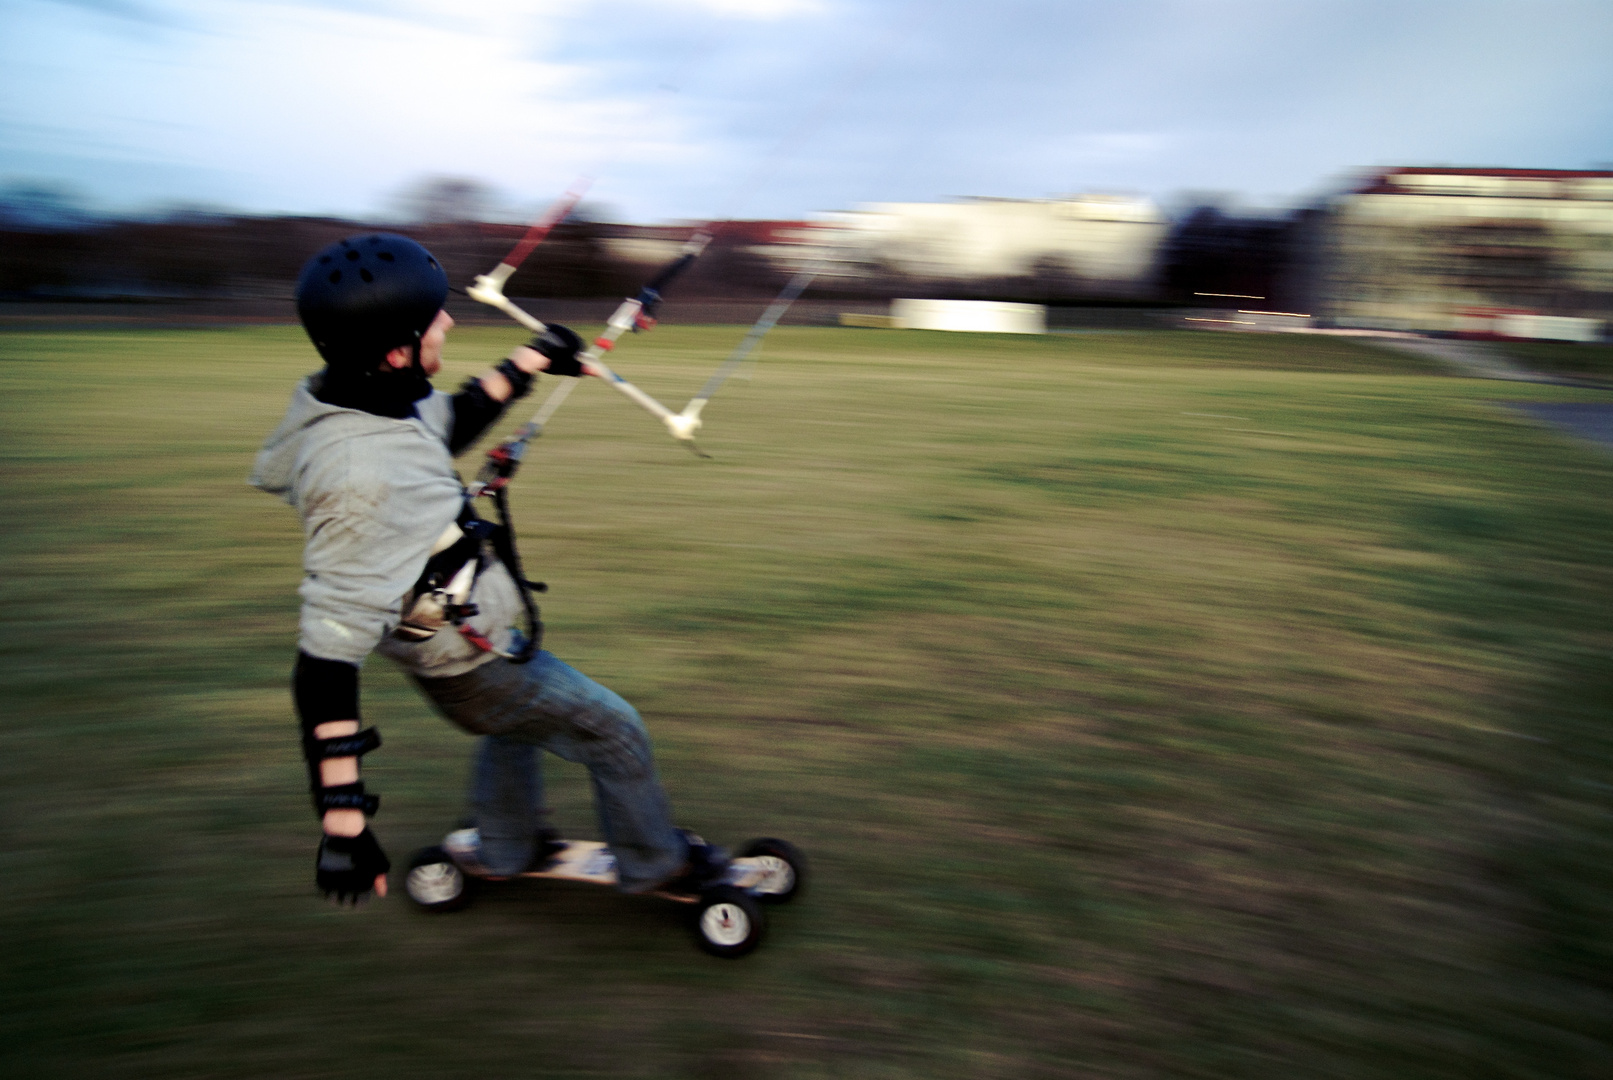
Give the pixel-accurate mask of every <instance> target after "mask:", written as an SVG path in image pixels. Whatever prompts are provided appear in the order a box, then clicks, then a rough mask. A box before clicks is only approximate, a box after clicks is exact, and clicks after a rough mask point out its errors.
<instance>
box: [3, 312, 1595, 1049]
mask: <svg viewBox="0 0 1613 1080" xmlns="http://www.w3.org/2000/svg"><path fill="white" fill-rule="evenodd" d="M741 332H742V331H741V330H740V329H739V328H719V327H713V328H699V327H695V328H665V329H663V330H661V331H658V332H657V333H656V334H654V335H652V336H650V337H647V338H643V339H632V340H630V341H629V342H627V343H625V344H624V348H623V349H622V350H621V352H620V354H619V360H620V366H621V367H622V368H623V369H624V370H625V371H626V372H627V373H629V374H630V375H631V376H632V377H634V378H635V379H637V380H638V381H639V382H640V383H641V385H643V386H644V387H645V388H646V389H648V390H650V391H651V392H652V393H655V394H657V395H658V396H660V397H662V398H663V400H667V401H670V402H672V403H673V404H674V405H677V404H681V402H682V401H683V400H685V399H686V397H687V396H688V395H689V394H690V393H691V392H692V390H693V389H694V388H695V387H697V386H698V385H699V384H700V382H701V381H702V380H703V379H704V378H705V376H706V374H707V373H708V372H709V371H710V369H711V367H712V365H713V364H714V363H715V362H716V361H717V360H718V359H719V358H720V357H721V356H722V355H723V354H724V353H725V352H726V350H727V349H728V348H729V347H731V345H732V344H733V343H734V342H735V341H736V340H737V339H738V337H739V336H740V334H741ZM514 340H518V335H517V334H516V333H515V332H513V331H509V332H503V331H494V330H476V331H472V332H466V333H461V334H456V336H455V337H454V338H453V339H451V341H450V344H449V356H448V370H447V371H446V372H445V374H444V376H443V378H441V379H439V383H440V384H441V385H443V386H449V387H451V386H453V385H455V384H457V382H458V381H459V379H460V378H462V377H463V376H465V375H468V374H471V373H472V372H474V371H476V370H479V369H480V368H481V367H482V366H484V365H485V363H486V360H487V358H488V357H489V356H491V355H494V354H496V352H498V351H500V350H502V349H503V348H505V347H507V345H508V344H510V343H512V342H513V341H514ZM764 356H765V359H764V360H763V362H762V363H761V364H760V366H759V367H758V368H757V370H756V377H755V378H754V379H753V380H751V381H749V382H736V383H733V384H731V385H730V386H729V387H728V388H727V389H725V390H724V391H723V393H722V394H721V395H720V396H719V397H718V398H717V399H716V401H715V402H714V403H713V404H712V406H711V407H710V408H709V409H708V410H707V412H706V419H707V423H708V429H707V433H706V437H705V439H704V445H705V447H706V448H707V449H708V450H709V451H710V452H711V453H712V455H713V458H712V460H709V461H700V460H697V459H695V458H694V457H693V456H691V455H689V454H687V453H685V452H683V451H682V450H680V449H678V448H677V447H676V446H675V445H673V444H672V443H671V441H670V440H668V439H666V438H665V436H664V435H663V434H661V433H660V431H659V429H658V428H657V426H656V425H654V423H653V422H652V421H651V420H650V419H649V418H648V417H646V416H645V415H644V414H642V413H641V412H639V411H638V410H637V409H636V408H634V407H632V406H631V405H629V404H628V403H627V402H625V401H624V400H622V399H621V398H620V397H619V396H618V395H616V394H613V393H611V392H610V390H609V389H608V388H606V387H604V386H602V385H598V384H589V385H585V386H583V387H581V388H580V389H579V391H578V392H577V394H576V395H574V397H573V398H572V400H571V401H570V402H568V403H567V405H566V407H565V408H564V409H563V410H562V411H561V412H560V413H559V414H558V416H557V417H556V419H555V421H554V422H553V423H552V424H551V426H550V429H549V433H548V434H547V435H546V436H545V437H544V439H543V440H542V441H541V442H540V444H539V445H538V446H537V447H536V449H535V451H534V454H533V456H532V458H531V459H530V463H529V465H528V466H527V468H526V470H525V472H524V473H523V474H522V476H521V477H520V479H519V480H518V483H517V491H516V498H515V502H516V513H517V520H518V521H519V522H521V523H522V525H523V547H524V550H525V552H526V554H527V561H528V566H529V572H530V573H532V574H533V576H537V577H541V578H543V579H544V580H547V581H548V582H549V583H550V586H551V591H550V593H549V595H548V598H547V601H546V604H545V618H546V622H547V624H548V639H547V643H548V644H549V646H550V647H551V648H553V649H554V650H555V651H556V652H558V653H559V654H560V655H561V656H563V657H565V658H566V659H568V660H570V661H572V662H573V663H575V664H576V665H577V666H578V667H580V668H581V669H583V670H584V671H587V672H589V673H590V674H592V675H594V676H595V677H596V678H598V679H599V680H601V681H602V682H604V683H606V684H607V685H609V686H612V687H613V688H615V689H617V690H619V691H620V692H622V693H623V694H624V695H625V696H626V697H627V698H628V699H629V700H631V701H633V702H634V703H635V704H636V705H637V706H638V707H639V709H640V710H641V711H642V712H643V714H644V715H645V717H646V719H647V721H648V722H649V724H650V727H651V731H652V732H653V734H654V736H655V738H656V741H657V747H658V754H659V757H660V761H661V768H662V773H663V776H664V778H665V781H666V783H667V786H668V788H669V790H670V793H671V795H672V798H673V802H674V805H675V806H676V807H677V808H678V817H679V820H680V822H681V823H683V824H686V825H689V826H691V827H694V828H696V829H697V830H699V831H700V832H702V833H704V834H705V835H707V836H709V837H711V838H713V839H716V840H718V841H722V842H735V841H739V840H741V839H743V838H745V837H747V836H753V835H766V834H774V835H781V836H785V837H789V838H792V839H795V840H796V841H797V842H799V843H800V844H802V845H803V846H804V847H805V848H806V849H807V851H808V852H809V854H810V855H811V856H812V858H813V859H814V867H815V870H816V878H815V880H814V882H813V891H812V892H811V894H810V895H809V896H807V897H805V898H804V899H803V900H802V901H801V902H800V903H798V904H796V905H793V906H791V907H788V908H784V909H779V910H777V912H776V917H775V918H774V920H773V925H772V934H771V937H770V940H769V941H768V943H767V944H766V945H764V947H763V949H762V951H761V952H759V953H757V954H756V955H754V956H753V957H751V958H749V959H747V960H745V961H742V962H738V963H728V962H723V961H718V960H713V959H710V958H708V957H706V956H704V955H702V954H700V953H698V952H697V951H695V950H694V949H693V948H692V947H691V944H690V941H689V940H688V938H687V936H686V934H685V932H684V930H683V929H682V927H681V924H680V922H679V918H680V912H679V911H678V910H677V909H675V908H674V907H673V906H670V905H662V904H658V903H655V902H652V901H633V900H629V899H626V898H621V897H617V896H615V895H613V894H609V893H606V892H604V891H602V890H595V889H591V888H587V887H582V886H578V887H566V886H555V885H550V884H542V883H540V884H537V885H522V884H512V885H507V886H504V887H502V888H500V889H498V890H495V891H493V892H491V893H489V894H487V895H484V897H483V898H482V899H481V900H480V901H479V902H478V904H477V905H476V906H475V907H473V908H471V909H470V910H469V911H466V912H464V913H461V914H458V915H454V916H446V917H428V916H425V915H422V914H420V913H418V912H416V911H414V910H412V909H411V907H410V905H409V904H408V903H407V902H406V901H405V900H403V899H402V897H401V896H400V895H396V894H395V895H394V896H393V897H392V898H390V899H387V900H385V901H382V902H380V903H375V904H371V905H368V906H367V907H366V908H363V909H360V910H358V911H356V912H354V911H350V910H338V909H334V908H332V907H329V906H326V905H323V904H321V903H320V902H318V901H317V900H316V899H315V897H314V895H313V890H312V882H311V863H312V852H313V845H314V840H315V835H316V826H315V823H314V821H313V819H312V816H311V814H310V812H309V810H308V804H307V795H306V788H305V780H304V777H303V766H302V763H301V760H300V757H299V754H298V751H297V748H296V742H295V738H294V731H295V727H294V722H293V720H292V718H291V711H290V704H289V700H288V694H287V679H288V674H289V668H290V662H291V659H292V655H293V650H294V631H295V620H296V595H295V589H296V585H297V582H298V578H299V569H298V567H299V557H300V532H299V529H298V525H297V522H296V519H295V515H294V514H293V513H292V512H291V511H290V510H289V509H288V508H287V507H285V506H284V505H283V504H280V503H278V502H276V501H275V500H273V499H271V498H269V497H267V496H265V495H262V494H261V493H258V492H255V491H253V490H251V489H250V488H248V487H247V486H246V485H245V483H244V478H245V476H246V474H247V471H248V469H249V467H250V463H251V459H252V456H253V454H254V452H255V450H256V448H257V446H258V445H259V443H260V442H261V441H262V439H263V437H264V436H265V434H266V433H267V432H268V431H269V430H270V429H271V428H272V427H273V426H274V424H275V423H276V421H277V420H278V417H279V414H280V412H281V410H282V409H283V407H284V402H285V399H286V397H287V395H288V393H289V388H290V386H291V384H292V382H293V381H294V380H295V378H296V377H298V376H299V375H300V374H302V373H304V372H305V371H307V370H308V369H310V368H311V367H312V366H313V364H312V362H311V351H310V350H309V349H308V348H307V346H306V342H305V341H304V340H303V339H302V336H301V334H300V332H298V331H296V330H294V329H291V328H283V329H253V330H241V331H206V332H204V331H192V332H146V333H111V332H108V333H80V334H32V333H7V334H0V451H3V454H4V471H3V474H0V477H3V480H0V482H3V485H4V486H3V493H4V505H5V507H6V511H7V526H6V528H5V530H4V532H3V534H0V536H3V541H0V542H3V544H4V548H3V555H4V563H5V565H6V567H7V571H8V573H7V577H6V585H5V592H4V596H5V612H6V617H5V622H4V639H3V642H0V645H3V649H4V666H3V670H0V679H3V682H0V695H3V700H4V702H5V710H4V717H5V718H4V723H3V727H0V810H3V812H0V829H3V830H4V833H3V835H4V847H3V851H4V859H5V882H6V884H7V886H8V889H7V895H6V897H5V901H6V902H5V903H4V905H3V906H0V928H3V934H4V937H3V940H4V941H5V943H6V950H5V951H6V961H5V963H4V965H0V968H3V974H0V1047H3V1048H4V1049H0V1061H5V1062H7V1063H8V1066H9V1067H8V1070H7V1071H8V1073H9V1074H10V1075H16V1076H30V1077H46V1076H72V1077H83V1076H96V1077H114V1078H115V1077H136V1076H141V1077H144V1076H161V1077H236V1076H239V1077H258V1076H296V1077H352V1076H386V1077H416V1076H419V1077H438V1076H486V1077H506V1076H517V1075H522V1076H528V1075H530V1076H543V1077H643V1078H651V1077H655V1078H665V1077H689V1078H696V1077H712V1078H715V1077H725V1078H761V1077H767V1078H791V1080H795V1078H802V1080H804V1078H816V1077H871V1078H891V1080H895V1078H907V1077H913V1078H953V1077H958V1078H962V1077H969V1078H977V1077H978V1078H997V1077H1002V1078H1025V1077H1044V1076H1045V1077H1055V1076H1057V1077H1064V1076H1081V1077H1088V1076H1102V1077H1227V1078H1234V1077H1274V1078H1275V1077H1283V1078H1287V1077H1338V1078H1346V1077H1348V1078H1362V1077H1385V1078H1387V1077H1397V1078H1398V1077H1451V1078H1464V1080H1472V1078H1487V1077H1538V1078H1541V1080H1545V1078H1566V1077H1585V1078H1590V1077H1594V1076H1605V1075H1607V1073H1606V1071H1605V1070H1606V1068H1607V1062H1608V1061H1609V1060H1610V1055H1613V1046H1610V1036H1609V1032H1610V1031H1613V929H1610V928H1613V729H1610V727H1609V712H1610V703H1613V662H1610V659H1609V656H1610V649H1609V646H1610V644H1613V634H1610V622H1613V616H1610V613H1613V541H1610V538H1613V457H1610V456H1609V455H1608V453H1607V452H1606V451H1604V450H1601V449H1598V448H1595V447H1591V446H1588V445H1584V444H1581V443H1578V442H1575V441H1573V440H1571V439H1570V438H1568V437H1566V436H1563V435H1560V434H1557V433H1555V432H1553V431H1551V430H1547V429H1544V428H1542V427H1539V426H1537V425H1536V424H1534V423H1532V422H1530V421H1528V420H1526V419H1525V418H1523V417H1522V416H1520V415H1518V414H1515V413H1512V412H1509V411H1508V410H1506V409H1505V408H1503V407H1501V406H1499V405H1497V404H1496V402H1497V401H1500V400H1529V401H1574V400H1586V401H1590V400H1604V399H1605V396H1606V395H1597V394H1595V393H1593V392H1591V391H1585V390H1573V389H1564V388H1557V387H1541V386H1533V385H1521V384H1498V383H1482V382H1475V381H1470V380H1463V379H1457V378H1451V377H1447V376H1445V375H1443V374H1442V373H1440V372H1438V371H1435V370H1433V369H1427V368H1419V367H1417V366H1415V364H1416V361H1413V360H1411V359H1409V358H1407V357H1404V356H1400V355H1398V354H1394V353H1390V352H1387V351H1375V350H1372V349H1370V348H1368V347H1365V346H1359V345H1354V344H1350V343H1346V342H1337V341H1317V340H1312V339H1305V338H1300V337H1297V336H1287V335H1276V336H1272V337H1259V336H1255V335H1236V336H1234V335H1213V334H1197V335H1195V334H1187V333H1169V332H1156V333H1135V334H1120V333H1117V334H1087V335H1072V336H1058V337H1048V338H1038V339H1018V338H987V337H973V336H967V335H940V334H924V333H918V332H895V331H874V330H867V331H862V330H817V329H794V328H786V329H782V330H779V331H777V332H775V334H774V335H773V336H772V337H771V338H769V340H768V342H767V344H766V346H765V350H764ZM465 460H466V465H467V468H472V469H473V468H474V461H473V459H471V458H467V459H465ZM364 678H365V709H366V716H367V718H368V719H369V720H371V721H373V722H375V723H376V724H378V725H379V726H380V728H381V729H382V731H383V732H384V734H385V738H386V746H385V748H384V749H383V750H382V751H381V752H379V753H376V754H374V755H371V757H370V758H369V759H367V766H366V779H367V781H369V782H370V784H371V787H372V789H373V790H377V791H380V792H382V793H383V795H384V799H385V805H384V809H383V812H382V813H381V815H380V816H379V818H378V819H377V822H376V826H377V831H378V832H379V833H380V835H381V837H382V839H383V841H384V842H385V843H386V844H387V845H388V847H389V849H390V851H391V852H392V855H393V857H394V861H395V862H401V861H402V860H403V859H405V858H407V856H408V854H409V852H410V851H411V850H412V849H413V848H415V847H417V846H421V845H424V844H428V843H432V842H434V841H435V840H436V838H437V837H438V836H439V835H440V834H441V833H442V832H443V831H444V830H445V828H447V827H448V826H449V825H450V824H451V823H452V821H453V820H454V818H455V817H456V816H457V814H458V813H459V812H460V810H461V806H460V787H461V783H462V778H463V773H464V768H465V763H466V761H467V757H468V752H469V749H470V745H471V744H470V741H469V740H468V739H466V738H464V737H463V736H461V735H459V734H458V733H457V732H456V731H454V730H453V729H451V728H450V727H448V725H446V724H445V723H443V722H442V721H440V720H438V719H437V718H435V717H434V716H433V715H432V714H431V713H430V712H429V710H428V709H427V707H426V706H425V705H424V704H423V703H422V702H421V701H420V700H419V699H418V698H417V697H416V696H415V695H414V694H413V693H412V691H411V690H410V689H409V688H408V686H407V685H406V684H405V683H404V681H403V680H402V679H401V677H400V676H399V675H398V674H397V673H396V672H395V671H392V670H389V669H388V668H387V666H386V665H385V663H384V662H383V661H374V662H372V663H371V664H370V665H369V666H368V667H366V669H365V675H364ZM549 777H550V781H551V789H552V790H551V795H552V798H551V801H552V803H553V804H554V806H555V808H556V814H557V817H558V818H559V820H560V822H561V823H562V824H563V825H565V826H567V828H568V831H570V832H572V833H574V834H586V835H592V817H591V812H590V810H589V804H588V792H587V785H586V777H585V775H584V774H582V773H581V772H580V771H578V770H576V769H574V768H572V767H570V766H558V767H556V766H553V765H552V766H551V768H550V769H549ZM396 881H397V876H396V874H395V875H394V882H396Z"/></svg>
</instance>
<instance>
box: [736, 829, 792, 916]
mask: <svg viewBox="0 0 1613 1080" xmlns="http://www.w3.org/2000/svg"><path fill="white" fill-rule="evenodd" d="M738 857H739V858H741V859H751V860H753V861H755V862H757V863H759V864H760V865H761V869H762V872H763V875H762V879H761V880H760V881H757V882H756V883H755V884H753V885H752V886H751V887H750V891H751V894H752V895H753V896H755V897H756V899H757V900H759V901H761V902H762V903H764V904H787V903H789V902H790V901H791V900H794V899H795V898H796V897H797V896H800V895H801V893H802V892H803V891H804V890H805V889H806V877H807V867H806V857H805V856H804V855H802V854H801V849H800V848H798V847H796V846H795V845H794V844H792V843H790V842H789V841H788V840H775V839H773V838H772V837H770V836H764V837H761V838H759V839H756V840H752V841H750V842H749V843H747V844H746V845H745V846H744V847H742V848H740V849H739V855H738Z"/></svg>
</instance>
